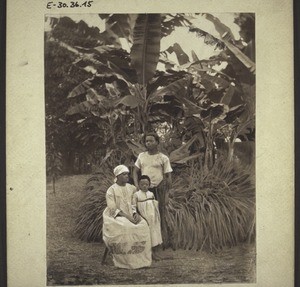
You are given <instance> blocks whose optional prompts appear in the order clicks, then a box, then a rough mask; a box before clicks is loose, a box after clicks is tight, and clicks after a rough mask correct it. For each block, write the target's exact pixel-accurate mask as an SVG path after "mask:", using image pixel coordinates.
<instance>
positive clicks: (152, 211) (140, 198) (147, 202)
mask: <svg viewBox="0 0 300 287" xmlns="http://www.w3.org/2000/svg"><path fill="white" fill-rule="evenodd" d="M133 198H134V201H135V202H136V206H137V210H138V212H139V214H140V215H141V216H142V217H143V218H145V219H146V221H147V223H148V225H149V227H150V235H151V246H152V247H154V246H157V245H159V244H161V243H162V236H161V227H160V215H159V209H158V202H157V201H156V200H155V198H154V194H153V193H152V192H151V191H147V192H143V191H141V190H139V191H138V192H136V193H135V194H134V195H133Z"/></svg>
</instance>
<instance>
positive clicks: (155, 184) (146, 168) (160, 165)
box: [133, 133, 173, 245]
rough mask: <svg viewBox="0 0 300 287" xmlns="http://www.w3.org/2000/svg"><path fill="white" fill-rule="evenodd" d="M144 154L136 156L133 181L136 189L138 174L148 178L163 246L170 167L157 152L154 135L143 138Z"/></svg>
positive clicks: (155, 136) (157, 138) (150, 134)
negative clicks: (159, 218) (158, 217)
mask: <svg viewBox="0 0 300 287" xmlns="http://www.w3.org/2000/svg"><path fill="white" fill-rule="evenodd" d="M144 142H145V146H146V148H147V151H146V152H142V153H140V154H139V155H138V158H137V160H136V162H135V167H134V170H133V180H134V185H135V186H136V188H137V189H138V188H139V185H138V172H139V171H141V174H142V175H145V174H147V175H148V176H149V177H150V180H151V184H150V188H149V190H150V191H152V192H153V193H154V196H155V198H156V199H157V201H158V205H159V212H160V216H161V230H162V235H163V241H164V245H166V241H167V226H166V218H165V208H166V207H165V206H166V204H168V199H169V189H170V187H171V184H172V179H171V172H172V171H173V170H172V167H171V164H170V160H169V158H168V157H167V156H166V155H164V154H163V153H161V152H159V151H158V144H159V137H158V135H157V134H156V133H147V134H145V136H144Z"/></svg>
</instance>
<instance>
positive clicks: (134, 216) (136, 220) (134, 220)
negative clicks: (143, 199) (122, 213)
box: [132, 213, 142, 224]
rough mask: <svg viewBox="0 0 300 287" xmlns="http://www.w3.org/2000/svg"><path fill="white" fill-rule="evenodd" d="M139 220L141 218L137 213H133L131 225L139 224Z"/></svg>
mask: <svg viewBox="0 0 300 287" xmlns="http://www.w3.org/2000/svg"><path fill="white" fill-rule="evenodd" d="M141 220H142V218H141V216H140V215H139V214H138V213H134V214H133V221H132V223H134V224H138V223H140V222H141Z"/></svg>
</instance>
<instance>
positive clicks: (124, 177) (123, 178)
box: [117, 172, 129, 185]
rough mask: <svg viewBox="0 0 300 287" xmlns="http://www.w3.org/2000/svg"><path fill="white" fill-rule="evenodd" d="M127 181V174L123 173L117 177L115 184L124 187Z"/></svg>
mask: <svg viewBox="0 0 300 287" xmlns="http://www.w3.org/2000/svg"><path fill="white" fill-rule="evenodd" d="M128 180H129V173H128V172H123V173H121V174H119V175H118V176H117V184H119V185H126V183H127V182H128Z"/></svg>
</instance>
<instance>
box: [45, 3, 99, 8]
mask: <svg viewBox="0 0 300 287" xmlns="http://www.w3.org/2000/svg"><path fill="white" fill-rule="evenodd" d="M93 2H94V1H84V2H81V1H70V2H68V1H64V2H61V1H59V2H55V1H49V2H48V3H47V6H46V8H47V9H49V10H51V9H55V8H58V9H60V8H84V7H87V8H88V7H92V4H93Z"/></svg>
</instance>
